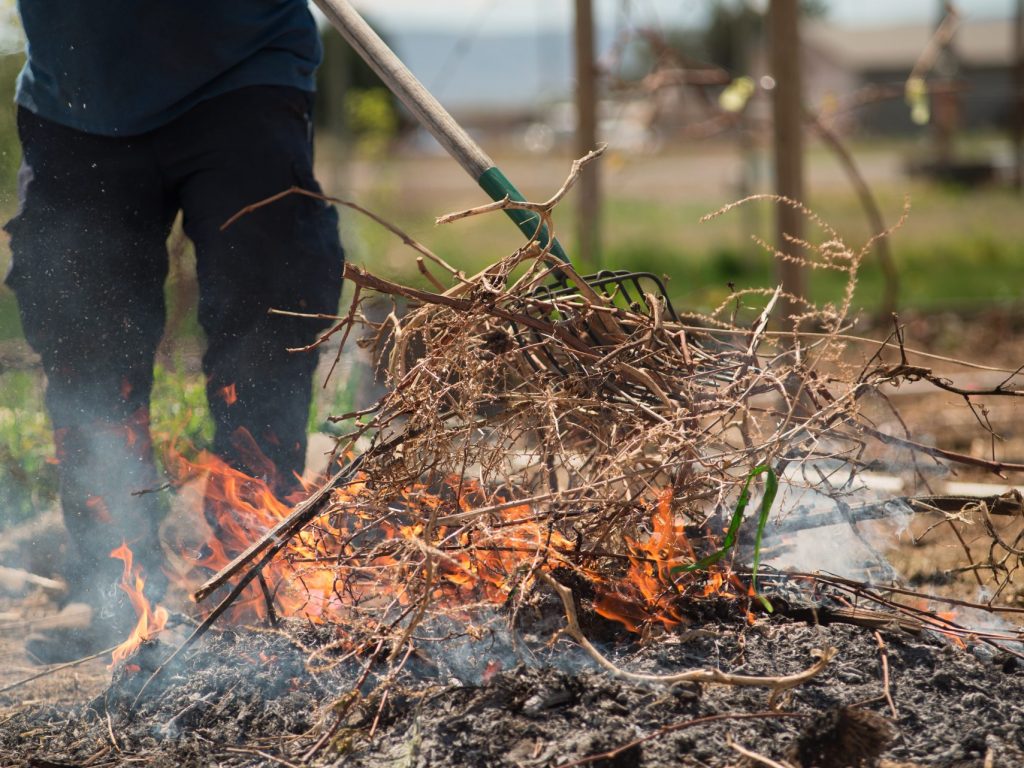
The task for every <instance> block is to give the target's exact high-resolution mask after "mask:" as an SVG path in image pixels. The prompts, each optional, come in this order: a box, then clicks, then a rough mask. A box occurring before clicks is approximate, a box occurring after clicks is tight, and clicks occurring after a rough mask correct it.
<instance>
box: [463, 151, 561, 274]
mask: <svg viewBox="0 0 1024 768" xmlns="http://www.w3.org/2000/svg"><path fill="white" fill-rule="evenodd" d="M476 182H477V184H479V185H480V188H481V189H482V190H483V191H484V192H486V193H487V194H488V196H489V197H490V198H491V200H494V201H495V202H499V201H501V200H504V199H505V198H506V197H507V198H508V199H509V200H515V201H516V202H518V203H524V202H526V198H525V197H523V193H522V192H520V191H519V190H518V189H516V187H515V185H514V184H513V183H512V182H511V181H509V180H508V177H506V176H505V174H504V173H502V172H501V169H500V168H498V167H497V166H494V165H492V166H491V167H490V168H488V169H487V170H486V171H484V172H483V173H482V174H480V178H478V179H477V180H476ZM505 213H506V214H508V217H509V218H510V219H512V221H514V222H515V223H516V226H518V227H519V229H520V230H522V232H523V234H524V235H526V237H527V238H529V239H531V240H533V239H535V238H536V240H537V241H538V242H539V243H540V245H541V247H542V248H546V247H547V245H548V243H549V242H550V243H551V253H552V254H554V255H555V256H556V257H557V258H558V259H560V260H561V261H563V262H565V263H566V264H569V263H570V262H569V256H568V255H567V254H566V252H565V251H564V250H563V248H562V244H561V243H559V242H558V240H557V239H555V240H552V238H551V233H549V232H548V228H547V226H546V225H544V224H542V223H541V220H540V217H539V216H538V215H537V214H536V213H533V212H532V211H524V210H522V209H518V208H506V209H505Z"/></svg>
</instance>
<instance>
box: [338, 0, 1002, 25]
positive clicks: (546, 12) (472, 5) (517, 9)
mask: <svg viewBox="0 0 1024 768" xmlns="http://www.w3.org/2000/svg"><path fill="white" fill-rule="evenodd" d="M749 1H750V2H751V3H752V4H753V5H755V6H764V5H765V4H766V2H767V0H749ZM826 2H827V5H828V7H829V8H830V16H831V18H833V19H835V20H836V21H842V22H850V23H862V24H871V23H885V22H890V23H891V22H899V21H927V20H930V19H934V18H935V17H936V16H937V13H938V10H937V9H938V8H939V6H940V5H941V2H940V0H826ZM354 4H355V5H356V7H358V8H359V9H360V10H361V11H362V12H363V13H365V14H366V15H367V16H371V17H373V18H374V19H377V20H379V21H380V22H381V23H383V24H387V25H388V26H393V27H399V28H403V27H428V28H429V27H442V28H444V29H446V30H448V31H457V30H459V29H460V28H474V27H479V28H480V31H481V32H485V31H490V30H494V31H502V30H504V31H511V30H513V29H514V30H516V31H520V30H535V29H539V28H542V27H549V28H550V27H555V28H566V29H567V28H568V27H569V23H570V19H571V14H572V9H573V5H574V4H573V2H572V0H442V2H436V3H426V2H423V0H354ZM594 4H595V9H596V10H595V12H596V14H597V16H598V19H599V21H600V22H603V23H608V24H613V23H614V22H615V20H616V19H617V18H619V17H620V16H621V14H622V13H623V9H628V12H629V14H630V17H631V19H633V20H634V22H635V23H636V24H638V25H644V24H653V25H657V26H661V25H668V26H680V25H694V24H697V23H699V22H700V20H701V19H702V18H703V17H704V14H705V13H706V12H707V8H708V6H709V5H710V3H708V2H707V0H594ZM956 5H957V8H958V9H959V10H960V12H961V13H962V14H963V15H964V16H967V17H970V16H977V17H991V16H1009V15H1011V14H1012V13H1013V9H1014V5H1015V0H960V2H958V3H956Z"/></svg>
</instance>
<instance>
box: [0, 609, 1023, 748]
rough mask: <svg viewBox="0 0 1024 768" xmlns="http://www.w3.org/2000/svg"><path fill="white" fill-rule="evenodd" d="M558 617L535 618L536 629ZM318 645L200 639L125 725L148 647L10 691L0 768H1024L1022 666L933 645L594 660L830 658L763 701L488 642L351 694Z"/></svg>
mask: <svg viewBox="0 0 1024 768" xmlns="http://www.w3.org/2000/svg"><path fill="white" fill-rule="evenodd" d="M559 618H560V617H555V616H550V617H548V620H547V624H548V626H553V625H554V624H557V623H558V621H557V619H559ZM546 629H547V627H545V630H546ZM694 630H697V631H694ZM633 637H634V638H635V636H633ZM329 639H331V630H330V628H320V629H314V628H312V627H310V626H308V625H304V624H302V623H301V622H290V623H289V624H288V625H287V627H286V628H283V629H281V630H267V629H262V630H257V629H252V628H239V629H237V630H231V631H224V632H215V633H211V634H209V635H208V636H207V637H206V638H204V640H203V641H202V642H201V644H200V645H199V646H198V647H197V649H196V650H195V651H194V652H193V653H192V654H191V655H190V656H188V657H187V658H186V659H185V660H184V661H183V662H182V663H181V664H180V665H178V666H174V667H171V668H169V669H168V670H167V671H166V672H165V673H164V674H163V675H161V677H159V678H158V679H157V680H156V681H155V682H154V683H153V684H152V685H151V686H150V687H149V688H148V689H147V690H146V691H145V692H144V693H143V695H142V696H141V697H140V699H139V701H138V703H137V705H136V706H135V708H134V709H133V708H132V704H133V702H134V701H135V697H136V695H137V693H138V690H139V688H140V686H141V685H142V683H143V682H144V680H145V679H146V678H147V677H148V671H149V669H152V668H153V666H154V665H155V660H156V659H161V658H163V656H165V655H166V651H167V646H163V647H159V646H157V645H156V644H153V645H152V646H150V647H148V648H144V649H143V652H142V653H141V654H140V655H139V656H136V657H134V658H133V659H131V660H129V662H130V664H131V665H132V666H129V667H121V668H118V669H115V670H114V672H113V675H112V679H111V678H107V679H108V680H110V682H109V684H108V685H104V686H102V687H100V688H99V689H98V690H95V691H94V692H92V693H91V694H89V695H88V696H82V694H83V693H85V691H79V696H78V697H77V698H75V697H70V698H64V697H57V696H53V697H47V700H46V701H45V702H42V701H38V700H37V701H34V702H33V701H28V702H25V701H22V702H21V703H20V704H18V703H15V702H16V701H17V699H18V698H19V695H20V692H19V691H17V690H15V691H12V692H10V693H8V694H4V696H5V700H4V702H3V703H4V704H5V705H6V706H5V707H4V709H3V711H2V714H0V764H2V765H4V766H31V767H32V768H70V767H71V766H127V765H151V766H157V767H160V766H168V767H169V766H174V768H189V767H190V766H196V767H197V768H198V767H199V766H210V765H218V766H280V765H285V766H288V765H307V766H329V765H346V766H367V768H370V767H374V768H375V767H377V766H380V767H383V766H466V767H467V768H468V767H470V766H474V767H475V766H536V767H538V768H541V767H547V766H562V767H563V768H564V767H566V766H569V765H580V764H590V765H594V766H604V767H605V768H608V767H610V766H616V767H619V768H629V767H632V766H637V767H639V766H664V765H682V766H723V767H724V766H742V765H747V764H749V765H754V763H744V762H743V760H744V758H741V757H740V755H739V754H738V753H737V752H736V751H735V750H734V748H733V747H731V746H730V744H733V743H734V744H738V745H740V746H741V747H744V748H747V749H750V750H754V751H756V752H757V753H760V754H761V755H765V756H768V757H771V758H774V759H776V760H779V759H788V760H789V761H790V762H791V763H792V764H793V765H795V766H802V767H803V768H810V766H819V768H831V767H832V766H839V767H840V768H841V767H842V766H859V765H864V766H870V765H878V764H881V765H889V766H893V765H903V766H913V765H920V766H943V767H952V766H978V768H983V767H984V768H987V767H988V766H993V767H994V768H998V767H999V766H1003V767H1005V768H1010V767H1011V766H1020V765H1022V764H1024V699H1022V698H1021V696H1020V692H1021V690H1024V666H1022V665H1021V662H1019V661H1018V659H1017V658H1015V657H1013V656H1010V655H1007V654H1004V653H1000V652H994V651H992V650H991V649H990V648H988V647H985V646H977V647H973V648H967V649H964V648H959V647H956V646H954V645H952V644H950V642H948V641H947V640H945V639H943V638H941V637H938V636H929V635H918V636H913V635H908V634H905V633H902V632H900V631H898V630H883V631H882V632H881V633H879V634H878V635H876V634H875V633H874V632H872V631H870V630H866V629H863V628H859V627H852V626H842V625H831V626H810V625H808V624H806V623H798V622H793V621H789V620H786V619H782V618H778V617H764V618H760V619H758V620H757V622H756V623H755V624H754V625H748V624H746V623H745V622H742V621H740V622H733V621H728V622H720V621H709V622H706V623H704V625H703V626H700V627H690V628H689V630H688V631H687V632H685V633H672V634H667V635H663V636H661V637H659V638H658V639H657V640H651V641H648V642H647V643H646V644H637V643H636V641H635V639H633V638H630V637H625V636H618V637H616V638H611V639H610V641H609V642H607V643H605V645H604V647H605V650H606V651H607V652H609V653H610V654H611V655H613V658H614V659H615V661H616V664H618V665H619V666H620V667H622V668H624V669H628V670H630V671H634V672H647V673H659V674H671V673H676V672H679V671H682V670H686V669H692V668H697V667H719V668H721V669H723V670H725V671H728V672H733V673H738V674H747V675H784V674H794V673H797V672H800V671H801V670H804V669H806V668H807V667H808V666H810V664H811V663H812V658H811V651H812V649H815V648H825V647H830V646H831V647H835V648H837V649H838V655H837V657H836V658H835V659H834V660H833V661H832V662H831V663H830V664H829V665H828V667H827V668H826V669H825V671H824V672H823V673H821V674H820V675H819V676H817V677H816V678H814V679H813V680H810V681H809V682H806V683H804V684H803V685H801V686H799V687H797V688H795V689H793V690H792V691H790V692H788V693H785V694H783V695H782V696H781V698H779V700H778V701H776V702H774V703H772V702H770V701H769V693H768V692H767V691H766V690H764V689H761V688H736V687H731V686H723V685H703V686H697V685H692V684H687V685H676V686H666V685H661V684H651V683H635V682H630V681H627V680H622V679H617V678H615V677H613V676H612V675H610V674H609V673H607V672H604V671H601V670H599V669H597V668H596V667H595V665H594V664H593V663H590V662H589V661H587V660H586V659H585V658H584V657H583V655H582V653H581V652H580V651H579V649H578V648H576V647H575V646H574V645H573V644H572V643H571V642H569V641H567V640H560V641H559V642H558V643H557V644H555V645H554V646H552V647H549V648H545V647H544V646H543V644H539V645H536V646H535V649H536V652H537V656H536V658H535V659H534V660H533V663H532V664H515V665H513V662H509V661H508V660H507V657H508V656H509V647H508V646H507V644H506V643H505V642H503V641H502V642H495V638H493V637H489V636H487V635H486V634H485V636H484V637H482V638H481V639H478V640H476V641H474V642H472V643H468V644H467V643H465V642H462V643H460V642H458V641H456V640H449V641H447V642H446V643H442V644H440V645H436V644H435V645H433V646H430V645H429V644H428V646H426V647H425V650H424V652H423V655H422V656H418V657H413V658H412V659H411V660H410V661H409V662H408V663H407V664H406V665H405V667H404V669H403V670H402V671H401V672H399V673H398V674H397V675H394V676H391V677H389V675H388V667H387V665H386V664H381V665H379V667H376V668H374V669H372V670H371V673H370V674H369V675H368V676H367V677H366V679H365V681H364V683H363V685H362V686H361V688H359V692H358V695H357V694H355V693H353V691H354V685H355V684H356V682H357V681H358V680H359V678H360V676H361V674H362V673H363V671H364V668H365V666H366V663H365V661H364V660H363V659H359V658H356V657H349V658H348V659H347V660H346V659H344V657H339V658H332V657H331V656H330V655H329V654H328V655H325V656H322V657H321V658H319V659H318V660H317V662H316V664H315V665H309V664H307V659H308V657H309V654H310V652H311V650H312V649H314V648H315V647H318V646H322V644H323V643H324V642H326V641H328V640H329ZM536 639H538V640H539V639H541V637H540V635H538V636H537V638H536ZM883 649H884V651H883ZM883 653H884V656H885V658H886V659H887V665H888V674H889V691H890V693H891V697H892V701H893V704H894V705H895V707H896V710H897V716H895V717H893V715H892V712H891V710H890V707H889V704H888V703H887V701H886V700H885V697H884V694H885V685H884V683H883V679H884V678H883V663H882V658H883ZM503 664H504V665H505V668H504V669H501V665H503ZM332 665H333V666H332ZM455 672H458V673H460V674H461V675H462V676H463V680H469V682H459V681H457V680H454V679H453V678H452V675H453V674H454V673H455ZM481 673H482V674H481ZM325 734H326V735H325ZM311 750H313V751H312V753H311ZM879 756H880V758H881V762H879V761H878V760H876V759H875V758H876V757H879Z"/></svg>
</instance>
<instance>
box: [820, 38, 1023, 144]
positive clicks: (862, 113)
mask: <svg viewBox="0 0 1024 768" xmlns="http://www.w3.org/2000/svg"><path fill="white" fill-rule="evenodd" d="M934 31H935V28H934V26H933V25H929V24H906V25H891V26H889V25H887V26H878V27H866V26H842V27H840V26H836V25H834V24H830V23H828V22H816V21H815V22H807V23H806V24H805V25H804V28H803V33H802V34H803V55H804V73H805V75H804V76H805V82H804V89H805V94H806V100H807V103H808V104H812V105H821V104H826V103H828V102H829V101H830V100H835V99H845V98H848V97H850V96H851V95H852V94H854V93H855V92H856V91H858V90H859V89H861V88H864V87H866V86H882V87H885V86H892V87H893V90H895V91H900V90H901V89H902V87H903V85H904V84H905V83H906V80H907V77H908V75H909V74H910V72H911V70H912V69H913V67H914V64H915V62H916V61H917V60H918V58H919V57H920V56H921V53H922V52H923V51H924V50H925V48H926V47H927V45H928V43H929V41H930V40H931V38H932V36H933V34H934ZM951 51H952V54H953V58H954V61H955V62H956V69H955V74H954V75H953V82H954V83H955V86H956V87H957V88H958V91H959V96H958V102H959V106H960V108H959V121H958V122H959V125H960V127H961V128H963V129H966V130H985V129H990V130H991V129H998V128H1005V127H1006V126H1008V125H1009V123H1010V120H1011V117H1012V115H1013V110H1014V106H1013V64H1014V60H1013V56H1014V53H1013V22H1012V21H1011V20H1009V19H1001V20H977V21H974V20H971V19H966V20H964V21H963V22H962V23H961V24H960V26H959V27H958V28H957V30H956V33H955V36H954V38H953V41H952V45H951ZM940 77H941V76H940V73H938V72H933V73H932V74H931V75H930V76H929V78H928V80H929V82H931V83H935V82H936V81H937V79H940ZM850 119H851V122H852V123H853V125H855V126H856V127H857V128H859V129H861V130H863V131H866V132H870V133H878V134H897V133H906V132H911V131H914V130H920V128H919V127H918V126H915V125H914V123H913V122H912V121H911V119H910V110H909V108H908V107H907V105H906V104H905V103H904V101H903V99H902V98H900V97H897V98H894V99H892V98H890V99H887V100H883V101H878V102H874V103H870V102H869V103H866V104H865V105H864V106H863V107H861V108H860V109H858V110H857V111H856V112H853V113H851V117H850ZM851 127H852V126H851Z"/></svg>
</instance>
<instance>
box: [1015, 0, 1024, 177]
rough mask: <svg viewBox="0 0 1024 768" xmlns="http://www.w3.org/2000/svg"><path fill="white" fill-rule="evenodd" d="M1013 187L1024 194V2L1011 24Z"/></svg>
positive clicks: (1021, 2) (1018, 4)
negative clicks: (1012, 60) (1012, 59)
mask: <svg viewBox="0 0 1024 768" xmlns="http://www.w3.org/2000/svg"><path fill="white" fill-rule="evenodd" d="M1013 58H1014V62H1013V149H1014V158H1013V187H1014V189H1016V190H1017V193H1018V194H1020V193H1021V192H1024V0H1017V13H1016V18H1015V19H1014V24H1013Z"/></svg>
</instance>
